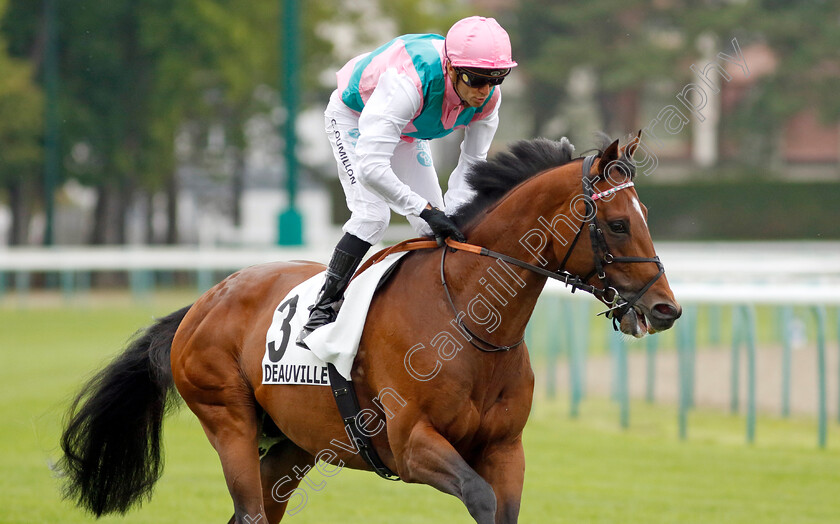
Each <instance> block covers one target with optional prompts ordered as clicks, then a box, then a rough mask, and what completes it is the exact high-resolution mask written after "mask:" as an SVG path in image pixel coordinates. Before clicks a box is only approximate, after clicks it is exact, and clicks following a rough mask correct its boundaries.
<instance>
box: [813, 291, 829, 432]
mask: <svg viewBox="0 0 840 524" xmlns="http://www.w3.org/2000/svg"><path fill="white" fill-rule="evenodd" d="M814 315H815V316H816V320H817V397H818V398H817V406H818V417H819V427H818V436H817V440H818V443H819V446H820V448H825V444H826V440H827V433H828V409H827V408H826V383H825V382H826V371H825V307H824V306H814Z"/></svg>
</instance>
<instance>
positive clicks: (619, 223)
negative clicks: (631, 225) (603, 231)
mask: <svg viewBox="0 0 840 524" xmlns="http://www.w3.org/2000/svg"><path fill="white" fill-rule="evenodd" d="M610 231H612V232H613V233H617V234H623V233H627V224H626V223H624V221H623V220H616V221H615V222H610Z"/></svg>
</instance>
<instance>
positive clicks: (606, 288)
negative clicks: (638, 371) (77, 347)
mask: <svg viewBox="0 0 840 524" xmlns="http://www.w3.org/2000/svg"><path fill="white" fill-rule="evenodd" d="M596 158H597V156H596V155H590V156H587V157H586V158H584V159H583V177H582V184H583V194H584V195H585V196H586V216H585V217H584V220H583V222H582V223H581V225H580V227H579V228H578V230H577V233H575V237H574V239H573V240H572V242H571V245H570V246H569V249H568V250H567V251H566V255H565V256H564V257H563V261H562V262H561V263H560V268H559V269H558V270H557V271H549V270H547V269H543V268H541V267H539V266H535V265H534V264H530V263H528V262H523V261H522V260H519V259H518V258H513V257H511V256H508V255H505V254H503V253H498V252H496V251H491V250H489V249H487V248H485V247H480V246H474V245H471V244H463V243H460V242H455V241H453V240H451V239H447V240H446V244H447V245H448V246H449V247H450V248H452V249H453V250H460V251H469V252H471V253H475V254H477V255H482V256H489V257H492V258H496V259H498V260H502V261H504V262H507V263H509V264H513V265H515V266H519V267H521V268H524V269H527V270H529V271H532V272H534V273H537V274H539V275H542V276H545V277H548V278H551V279H554V280H559V281H560V282H562V283H563V284H564V285H565V286H567V287H570V288H571V289H572V293H574V292H575V291H577V290H578V289H580V290H582V291H585V292H586V293H590V294H592V295H594V296H595V297H597V298H598V299H599V300H601V301H603V302H604V303H605V304H607V306H608V309H607V310H606V311H603V312H601V313H599V315H605V316H606V317H607V318H611V319H612V321H613V322H612V323H613V329H614V330H616V331H618V329H619V323H620V322H621V319H622V317H624V315H625V314H626V313H627V312H628V311H630V309H631V308H632V307H633V306H634V305H635V304H636V302H637V301H638V300H639V299H640V298H641V297H642V295H644V294H645V293H646V292H647V290H648V289H650V288H651V286H653V284H654V283H655V282H656V281H657V280H659V277H661V276H662V275H663V274H664V273H665V268H664V267H663V265H662V262H660V260H659V257H658V256H656V257H653V258H645V257H617V256H614V255H613V254H612V253H610V250H609V246H608V245H607V240H606V238H605V237H604V233H603V231H602V230H601V228H600V227H599V226H598V220H597V210H596V209H595V202H596V201H598V200H601V199H603V198H604V197H606V196H609V195H612V194H613V193H616V192H618V191H620V190H622V189H626V188H628V187H633V185H634V184H633V182H632V181H628V182H625V183H623V184H619V185H617V186H615V187H612V188H610V189H607V190H606V191H602V192H600V193H593V191H592V183H591V182H590V181H589V172H590V171H591V170H592V166H593V165H594V163H595V159H596ZM587 226H588V229H589V237H590V241H591V244H592V258H593V265H594V269H593V270H592V271H591V272H590V273H589V274H588V275H586V276H585V277H583V278H581V277H580V276H578V275H573V274H572V273H569V272H568V271H566V270H565V267H566V263H567V262H568V260H569V258H570V256H571V254H572V251H573V250H574V248H575V245H576V244H577V241H578V239H579V238H580V236H581V233H582V232H583V230H584V229H585V228H587ZM447 251H449V250H448V249H446V248H444V249H443V250H442V252H443V253H442V255H441V258H440V278H441V283H442V284H443V289H444V290H445V291H446V298H447V300H448V301H449V305H450V306H451V307H452V310H453V311H454V312H455V319H456V321H457V322H458V325H459V326H460V327H461V329H463V330H464V332H465V333H468V334H469V335H470V337H469V342H470V344H472V345H473V346H474V347H475V348H477V349H479V350H481V351H485V352H497V351H508V350H510V349H513V348H515V347H517V346H519V345H520V344H522V342H523V340H524V339H525V337H524V336H523V337H522V338H520V339H519V341H517V342H515V343H513V344H509V345H506V346H499V345H496V344H493V343H491V342H488V341H486V340H484V339H482V338H481V337H479V336H478V335H476V334H475V333H474V332H472V331H471V330H470V329H469V328H468V327H467V326H466V325H465V324H464V322H463V320H461V318H462V315H459V314H458V309H457V308H456V307H455V303H454V302H453V301H452V295H451V294H450V292H449V286H448V285H447V284H446V275H445V273H444V262H445V261H446V252H447ZM643 262H651V263H654V264H656V266H657V267H658V268H659V272H658V273H657V274H656V275H655V276H654V277H653V278H651V279H650V280H649V281H648V283H647V284H645V285H644V287H643V288H642V289H641V290H639V292H638V293H636V294H635V295H634V296H633V297H631V298H630V300H627V299H626V298H624V297H622V296H621V293H619V291H618V290H617V289H616V288H615V287H613V286H612V285H611V283H610V280H609V278H607V272H606V268H605V266H608V265H610V264H615V263H630V264H632V263H643ZM595 276H597V277H598V280H600V282H601V287H597V286H594V285H592V284H589V283H588V282H589V280H590V279H592V278H593V277H595ZM474 340H477V341H478V342H480V344H478V343H476V342H475V341H474Z"/></svg>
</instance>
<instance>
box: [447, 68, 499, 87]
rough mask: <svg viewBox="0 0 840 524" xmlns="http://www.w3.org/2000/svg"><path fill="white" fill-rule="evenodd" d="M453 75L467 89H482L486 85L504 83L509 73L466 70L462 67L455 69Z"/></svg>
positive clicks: (495, 70)
mask: <svg viewBox="0 0 840 524" xmlns="http://www.w3.org/2000/svg"><path fill="white" fill-rule="evenodd" d="M454 69H455V74H457V75H458V78H460V79H461V81H462V82H463V83H465V84H467V86H469V87H484V86H486V85H487V84H490V85H491V86H497V85H499V84H501V83H502V82H504V80H505V77H506V76H507V75H508V73H510V69H481V70H475V69H466V68H463V67H456V68H454Z"/></svg>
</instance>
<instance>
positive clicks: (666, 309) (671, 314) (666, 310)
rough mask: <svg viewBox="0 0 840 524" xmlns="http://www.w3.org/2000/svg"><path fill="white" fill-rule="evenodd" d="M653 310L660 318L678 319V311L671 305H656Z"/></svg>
mask: <svg viewBox="0 0 840 524" xmlns="http://www.w3.org/2000/svg"><path fill="white" fill-rule="evenodd" d="M653 310H654V311H655V312H656V313H657V314H658V315H659V316H661V317H662V318H679V316H680V311H679V310H678V309H677V308H675V307H674V306H672V305H671V304H665V303H662V304H656V305H655V306H653Z"/></svg>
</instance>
